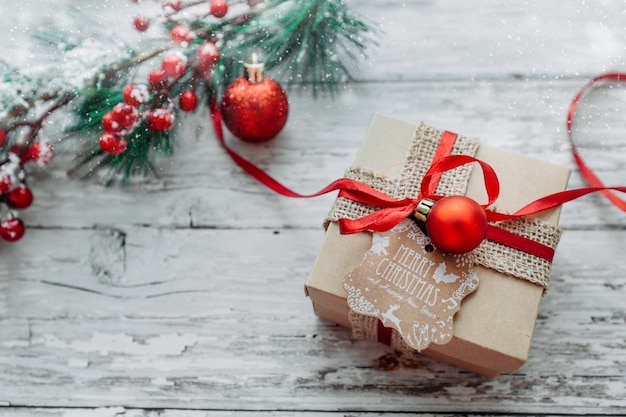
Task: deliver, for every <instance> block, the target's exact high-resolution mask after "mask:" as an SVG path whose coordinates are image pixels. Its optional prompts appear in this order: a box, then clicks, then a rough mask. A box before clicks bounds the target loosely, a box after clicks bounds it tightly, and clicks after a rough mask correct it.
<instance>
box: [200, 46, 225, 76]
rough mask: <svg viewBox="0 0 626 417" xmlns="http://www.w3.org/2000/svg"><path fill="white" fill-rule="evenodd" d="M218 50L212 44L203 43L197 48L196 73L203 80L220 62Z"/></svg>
mask: <svg viewBox="0 0 626 417" xmlns="http://www.w3.org/2000/svg"><path fill="white" fill-rule="evenodd" d="M220 55H221V52H220V49H219V48H218V47H217V45H215V43H213V42H205V43H203V44H202V45H201V46H200V48H198V72H199V73H200V75H201V76H202V77H203V78H206V77H207V76H208V75H209V72H210V71H212V70H213V67H214V66H215V64H217V62H218V61H219V60H220Z"/></svg>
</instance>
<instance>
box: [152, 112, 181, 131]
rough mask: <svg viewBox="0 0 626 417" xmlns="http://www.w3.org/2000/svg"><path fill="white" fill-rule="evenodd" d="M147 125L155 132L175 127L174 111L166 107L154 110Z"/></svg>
mask: <svg viewBox="0 0 626 417" xmlns="http://www.w3.org/2000/svg"><path fill="white" fill-rule="evenodd" d="M146 125H147V127H148V130H152V131H153V132H166V131H168V130H170V129H172V127H174V113H173V112H172V110H170V109H165V108H161V109H156V110H153V111H151V112H150V113H149V114H148V118H147V119H146Z"/></svg>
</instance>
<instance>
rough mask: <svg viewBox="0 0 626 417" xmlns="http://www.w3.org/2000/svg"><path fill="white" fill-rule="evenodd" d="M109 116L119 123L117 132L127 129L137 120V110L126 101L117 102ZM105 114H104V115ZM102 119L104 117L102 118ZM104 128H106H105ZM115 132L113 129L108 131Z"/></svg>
mask: <svg viewBox="0 0 626 417" xmlns="http://www.w3.org/2000/svg"><path fill="white" fill-rule="evenodd" d="M110 113H111V115H112V116H111V117H112V118H113V120H114V121H116V122H117V123H118V124H119V127H120V129H119V130H117V132H122V131H127V130H130V129H132V128H133V127H134V126H135V124H136V123H137V120H139V111H138V110H137V108H136V107H135V106H131V105H130V104H128V103H118V104H116V105H115V107H113V110H111V112H110ZM105 116H106V115H105ZM102 120H103V121H104V118H103V119H102ZM105 130H106V129H105ZM108 132H113V133H115V132H116V131H115V130H112V131H108Z"/></svg>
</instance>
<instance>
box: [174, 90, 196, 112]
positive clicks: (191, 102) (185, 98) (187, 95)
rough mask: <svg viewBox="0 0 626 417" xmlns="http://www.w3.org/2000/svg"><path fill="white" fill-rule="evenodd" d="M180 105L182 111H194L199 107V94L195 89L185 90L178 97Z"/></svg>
mask: <svg viewBox="0 0 626 417" xmlns="http://www.w3.org/2000/svg"><path fill="white" fill-rule="evenodd" d="M178 106H179V107H180V109H181V110H182V111H187V112H189V111H194V110H195V109H196V107H198V96H196V93H194V92H193V91H183V92H182V93H181V94H180V97H179V98H178Z"/></svg>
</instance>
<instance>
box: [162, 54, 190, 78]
mask: <svg viewBox="0 0 626 417" xmlns="http://www.w3.org/2000/svg"><path fill="white" fill-rule="evenodd" d="M186 65H187V58H186V57H185V55H183V54H179V53H172V54H169V55H166V56H165V57H164V58H163V61H162V62H161V68H162V69H163V71H164V72H165V75H166V76H168V77H172V78H178V77H180V76H181V75H183V72H185V66H186Z"/></svg>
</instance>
